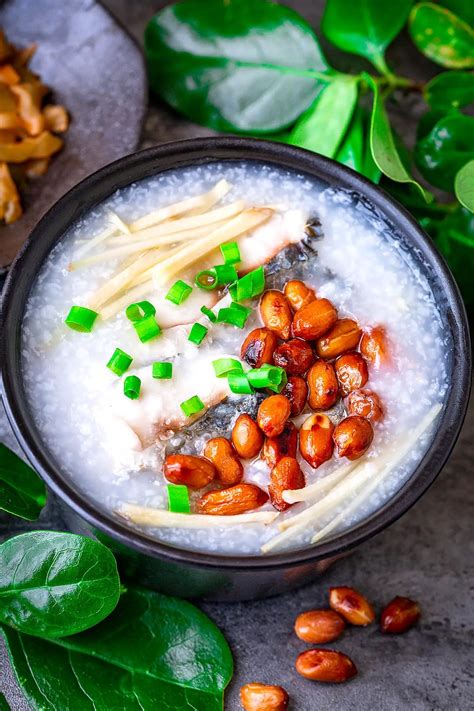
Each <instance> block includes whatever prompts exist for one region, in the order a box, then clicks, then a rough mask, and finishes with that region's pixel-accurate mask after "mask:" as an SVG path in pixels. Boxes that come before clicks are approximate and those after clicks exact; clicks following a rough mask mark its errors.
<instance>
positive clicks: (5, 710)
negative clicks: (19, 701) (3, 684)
mask: <svg viewBox="0 0 474 711" xmlns="http://www.w3.org/2000/svg"><path fill="white" fill-rule="evenodd" d="M0 711H10V707H9V705H8V703H7V700H6V698H5V697H4V695H3V694H2V693H1V692H0Z"/></svg>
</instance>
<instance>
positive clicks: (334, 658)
mask: <svg viewBox="0 0 474 711" xmlns="http://www.w3.org/2000/svg"><path fill="white" fill-rule="evenodd" d="M295 666H296V671H297V672H298V674H301V676H304V678H305V679H311V680H312V681H326V682H330V683H333V684H335V683H336V684H338V683H341V682H343V681H348V679H351V678H352V677H353V676H355V675H356V674H357V668H356V665H355V664H354V662H353V661H352V659H350V658H349V657H348V656H346V655H345V654H343V653H342V652H336V651H334V650H333V649H308V650H307V651H306V652H302V653H301V654H300V655H299V656H298V658H297V659H296V665H295Z"/></svg>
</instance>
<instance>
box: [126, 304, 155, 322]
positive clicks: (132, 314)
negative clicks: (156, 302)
mask: <svg viewBox="0 0 474 711" xmlns="http://www.w3.org/2000/svg"><path fill="white" fill-rule="evenodd" d="M155 314H156V309H155V307H154V306H153V304H150V302H149V301H138V302H137V303H136V304H130V306H127V308H126V310H125V316H126V317H127V318H128V320H129V321H131V322H132V323H136V322H137V321H141V320H142V319H144V318H146V317H147V316H154V315H155Z"/></svg>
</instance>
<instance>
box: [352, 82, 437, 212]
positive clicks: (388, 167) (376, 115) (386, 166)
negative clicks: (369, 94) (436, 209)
mask: <svg viewBox="0 0 474 711" xmlns="http://www.w3.org/2000/svg"><path fill="white" fill-rule="evenodd" d="M364 76H365V78H366V80H367V82H368V83H369V84H370V85H371V86H372V89H373V92H374V101H373V105H372V118H371V122H370V148H371V152H372V157H373V159H374V162H375V164H376V165H377V167H378V168H379V169H380V171H381V172H382V173H383V174H384V175H386V176H387V177H388V178H390V179H391V180H395V182H397V183H411V184H412V185H414V186H415V187H416V188H417V189H418V190H419V191H420V193H421V194H422V195H423V197H424V199H425V200H426V202H429V201H430V200H431V195H430V193H429V192H428V191H426V190H425V189H424V188H423V187H422V186H421V185H420V184H419V183H418V182H417V181H416V180H415V179H414V178H413V177H412V176H411V175H410V174H409V173H408V171H407V169H406V168H405V166H404V164H403V161H402V159H401V157H400V154H399V152H398V151H397V148H396V144H395V138H394V135H393V132H392V129H391V126H390V121H389V119H388V116H387V112H386V110H385V106H384V103H383V99H382V97H381V96H380V93H379V88H378V85H377V83H376V82H375V81H374V80H373V79H372V77H370V76H369V75H368V74H367V75H364Z"/></svg>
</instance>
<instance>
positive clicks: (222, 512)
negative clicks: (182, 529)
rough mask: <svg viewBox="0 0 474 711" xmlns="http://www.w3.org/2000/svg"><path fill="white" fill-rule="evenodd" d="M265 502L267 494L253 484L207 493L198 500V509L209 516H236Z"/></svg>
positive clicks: (238, 485)
mask: <svg viewBox="0 0 474 711" xmlns="http://www.w3.org/2000/svg"><path fill="white" fill-rule="evenodd" d="M266 501H268V496H267V494H266V493H265V492H264V491H263V489H260V487H258V486H255V484H236V485H235V486H230V487H229V488H228V489H216V490H215V491H208V492H207V494H204V495H203V496H201V498H200V499H199V502H198V508H199V511H200V512H201V513H203V514H210V515H211V516H236V515H237V514H242V513H246V512H247V511H252V509H258V508H260V506H263V504H264V503H265V502H266Z"/></svg>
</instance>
